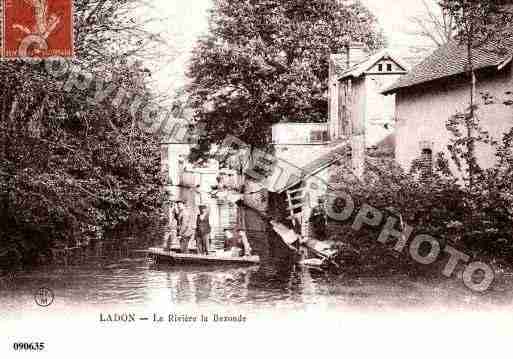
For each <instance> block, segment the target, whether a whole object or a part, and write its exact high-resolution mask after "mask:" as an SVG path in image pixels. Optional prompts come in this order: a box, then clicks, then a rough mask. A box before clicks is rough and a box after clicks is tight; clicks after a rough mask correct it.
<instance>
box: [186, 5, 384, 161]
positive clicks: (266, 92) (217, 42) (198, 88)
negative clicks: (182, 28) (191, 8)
mask: <svg viewBox="0 0 513 359" xmlns="http://www.w3.org/2000/svg"><path fill="white" fill-rule="evenodd" d="M349 40H351V41H359V42H363V43H365V44H366V46H367V47H368V48H369V49H371V50H374V49H377V48H380V47H381V46H383V44H384V39H383V36H382V33H381V31H380V30H379V29H378V26H377V22H376V19H375V17H374V16H373V15H372V14H371V13H370V12H369V11H368V10H367V9H366V8H365V7H364V6H363V5H362V4H361V3H360V2H359V1H355V2H351V3H349V2H343V1H338V0H321V1H308V0H245V1H232V0H216V1H214V7H213V10H212V12H211V14H210V33H209V34H208V35H206V36H205V37H203V38H202V39H200V40H199V41H198V44H197V46H196V48H195V50H194V52H193V59H192V62H191V65H190V69H189V76H190V78H191V79H192V81H191V84H190V86H189V89H188V90H189V93H190V104H191V107H192V108H193V109H194V110H195V118H196V119H197V121H198V122H199V123H200V124H202V125H203V126H204V127H203V129H204V135H203V136H202V139H201V141H200V146H199V147H198V149H197V150H198V152H197V154H198V155H201V154H205V153H207V151H208V149H209V147H210V145H211V144H214V143H219V142H221V141H222V140H223V139H224V138H225V137H226V136H227V135H228V134H231V135H234V136H236V137H238V138H240V139H241V140H243V141H244V142H246V143H248V144H249V145H251V146H255V147H260V148H262V147H265V146H266V145H268V144H269V142H270V127H271V126H272V125H273V124H275V123H278V122H281V121H291V122H322V121H325V120H326V118H327V109H328V103H327V97H326V93H327V79H328V59H329V55H330V54H333V53H338V52H340V51H341V49H343V48H344V46H345V45H346V44H347V42H348V41H349Z"/></svg>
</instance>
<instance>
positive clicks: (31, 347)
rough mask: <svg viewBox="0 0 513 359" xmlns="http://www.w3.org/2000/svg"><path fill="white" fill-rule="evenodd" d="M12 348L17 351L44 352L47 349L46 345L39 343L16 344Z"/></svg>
mask: <svg viewBox="0 0 513 359" xmlns="http://www.w3.org/2000/svg"><path fill="white" fill-rule="evenodd" d="M12 348H13V349H14V350H15V351H42V350H44V349H45V343H42V342H38V343H27V342H25V343H21V342H19V343H14V344H13V345H12Z"/></svg>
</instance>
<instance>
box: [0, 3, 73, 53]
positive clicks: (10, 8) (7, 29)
mask: <svg viewBox="0 0 513 359" xmlns="http://www.w3.org/2000/svg"><path fill="white" fill-rule="evenodd" d="M0 1H1V2H2V8H3V32H2V35H3V38H2V44H3V46H2V50H3V51H2V55H3V57H4V58H12V59H14V58H46V57H72V56H73V55H74V48H73V0H0Z"/></svg>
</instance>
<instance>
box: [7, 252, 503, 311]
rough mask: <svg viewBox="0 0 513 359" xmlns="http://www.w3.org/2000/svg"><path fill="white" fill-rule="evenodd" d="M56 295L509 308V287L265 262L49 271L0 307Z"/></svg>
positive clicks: (105, 301) (130, 263)
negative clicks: (479, 287) (479, 288)
mask: <svg viewBox="0 0 513 359" xmlns="http://www.w3.org/2000/svg"><path fill="white" fill-rule="evenodd" d="M43 286H44V287H48V288H51V289H53V290H54V292H55V295H56V298H57V302H58V303H65V304H67V305H79V306H85V305H87V306H91V305H92V306H95V305H110V304H113V305H119V304H121V305H132V304H135V305H139V304H142V305H144V306H148V307H168V306H169V305H191V304H192V305H196V306H205V305H210V304H219V305H245V306H250V307H254V308H257V309H258V308H261V307H269V306H271V307H272V306H279V307H280V308H281V307H283V308H284V309H287V308H288V309H291V308H292V309H296V308H304V307H306V306H309V305H315V306H317V307H319V306H321V307H327V308H331V307H333V308H340V307H349V308H391V307H392V308H399V309H403V308H424V307H436V308H439V307H444V308H450V309H459V308H480V309H483V308H485V307H490V306H492V307H493V306H504V305H510V303H509V298H511V296H512V292H513V291H512V285H511V281H508V282H505V281H502V282H500V283H498V286H497V289H496V290H494V291H492V292H490V293H487V294H486V295H480V294H475V293H472V292H470V291H469V290H467V289H466V288H464V287H463V286H462V284H461V283H459V281H457V280H447V279H445V278H444V279H440V278H438V279H429V280H428V279H412V278H408V277H406V276H396V277H393V278H376V277H373V278H357V277H351V276H344V275H341V276H330V275H327V274H323V273H318V272H314V271H311V270H308V269H305V268H303V267H298V266H295V265H290V264H283V263H273V262H264V263H262V264H261V265H260V266H256V267H249V268H233V267H232V268H230V267H228V268H227V267H172V266H163V265H162V266H155V265H149V264H148V263H147V262H146V261H145V260H144V259H132V260H124V261H117V262H111V263H105V262H99V263H88V264H84V265H79V266H70V267H48V268H46V269H45V270H38V271H34V272H29V273H23V274H19V275H17V276H16V277H15V278H14V279H13V280H1V281H0V302H1V303H2V305H3V306H2V308H7V309H8V310H19V309H20V308H23V307H24V306H27V305H30V306H34V302H33V293H34V292H35V291H36V290H37V289H38V288H40V287H43Z"/></svg>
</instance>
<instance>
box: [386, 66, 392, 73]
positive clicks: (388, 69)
mask: <svg viewBox="0 0 513 359" xmlns="http://www.w3.org/2000/svg"><path fill="white" fill-rule="evenodd" d="M387 71H388V72H392V64H387Z"/></svg>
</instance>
